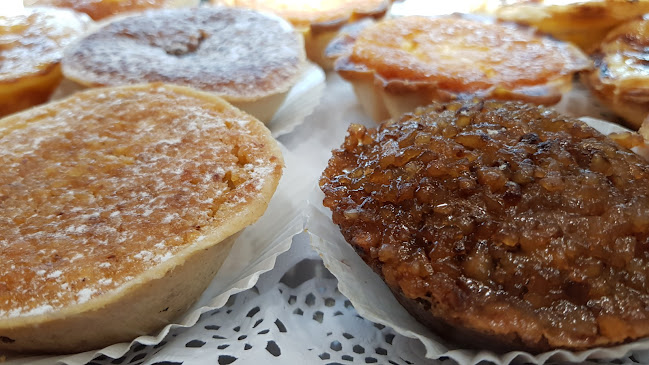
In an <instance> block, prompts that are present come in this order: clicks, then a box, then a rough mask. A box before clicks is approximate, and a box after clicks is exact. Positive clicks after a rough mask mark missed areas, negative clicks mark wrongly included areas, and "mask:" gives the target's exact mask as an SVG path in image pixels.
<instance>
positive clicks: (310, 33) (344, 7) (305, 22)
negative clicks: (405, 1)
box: [211, 0, 392, 69]
mask: <svg viewBox="0 0 649 365" xmlns="http://www.w3.org/2000/svg"><path fill="white" fill-rule="evenodd" d="M211 3H212V4H214V5H224V6H233V7H242V8H249V9H256V10H261V11H265V12H270V13H274V14H277V15H279V16H281V17H282V18H284V19H286V20H288V21H289V22H290V23H291V24H293V26H294V27H295V28H296V29H297V30H299V31H300V32H301V33H302V34H303V36H304V39H305V46H306V54H307V56H308V58H309V59H310V60H312V61H313V62H315V63H317V64H318V65H320V66H322V67H323V68H324V69H331V68H332V67H333V63H332V61H331V60H330V59H328V58H326V57H325V56H324V50H325V48H326V47H327V44H329V42H330V41H331V39H332V38H333V37H334V36H336V34H337V33H338V31H339V30H340V29H341V28H342V27H343V26H345V25H346V24H350V23H354V22H356V21H358V20H361V19H380V18H383V17H384V16H385V14H386V13H387V11H388V10H389V9H390V5H391V3H392V0H334V1H331V0H330V1H322V0H317V1H304V0H211Z"/></svg>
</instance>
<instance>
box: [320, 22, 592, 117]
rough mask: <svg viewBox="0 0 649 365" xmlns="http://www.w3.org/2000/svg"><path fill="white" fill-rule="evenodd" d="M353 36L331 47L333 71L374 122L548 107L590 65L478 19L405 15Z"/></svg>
mask: <svg viewBox="0 0 649 365" xmlns="http://www.w3.org/2000/svg"><path fill="white" fill-rule="evenodd" d="M354 33H355V32H351V33H345V34H343V37H342V38H340V41H341V42H342V43H343V44H346V46H336V45H335V44H334V45H332V46H331V47H332V48H334V49H336V50H337V51H338V52H339V54H338V58H337V60H336V64H335V70H336V71H337V72H338V73H339V74H340V75H341V76H342V77H343V78H345V79H346V80H348V81H350V82H351V83H352V85H353V87H354V91H355V92H356V95H357V97H358V99H359V100H360V102H361V105H362V106H363V108H364V109H365V111H366V112H367V113H368V114H369V115H370V116H371V117H372V118H373V119H374V120H376V121H381V120H384V119H387V118H389V117H396V116H398V115H401V114H403V113H404V112H407V111H411V110H413V109H414V108H415V107H417V106H421V105H425V104H428V103H430V102H431V101H450V100H454V99H458V98H460V99H462V98H473V97H475V96H479V97H486V98H494V99H504V100H524V101H529V102H533V103H538V104H555V103H557V102H559V100H560V99H561V96H562V93H563V92H564V91H566V90H568V89H570V88H571V86H572V76H573V74H574V73H575V72H577V71H580V70H584V69H588V68H589V67H590V65H591V64H590V60H589V59H588V58H587V57H586V56H585V55H583V54H582V53H581V51H580V50H579V49H577V48H576V47H574V46H572V45H570V44H566V43H563V42H559V41H556V40H554V39H551V38H548V37H545V36H541V35H539V34H537V33H536V31H535V30H534V29H531V28H527V27H521V26H518V25H515V24H510V23H494V22H491V21H489V20H487V19H482V18H480V19H478V18H468V17H464V16H447V17H439V18H429V17H422V16H407V17H401V18H395V19H389V20H383V21H380V22H377V23H373V24H370V25H368V26H367V27H365V28H364V29H362V30H361V31H359V32H357V33H358V35H357V36H356V37H354V36H353V34H354ZM337 41H338V40H337ZM337 41H334V43H336V42H337Z"/></svg>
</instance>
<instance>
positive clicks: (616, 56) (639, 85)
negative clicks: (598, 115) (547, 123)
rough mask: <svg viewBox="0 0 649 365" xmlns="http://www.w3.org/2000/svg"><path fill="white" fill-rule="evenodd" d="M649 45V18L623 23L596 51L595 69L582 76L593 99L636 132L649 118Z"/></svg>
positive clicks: (594, 52) (593, 54)
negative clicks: (648, 54) (618, 116)
mask: <svg viewBox="0 0 649 365" xmlns="http://www.w3.org/2000/svg"><path fill="white" fill-rule="evenodd" d="M648 45H649V18H647V17H640V18H637V19H634V20H631V21H628V22H626V23H623V24H622V25H620V26H618V27H616V28H615V29H613V30H612V31H610V32H609V33H608V34H607V35H606V37H605V38H604V40H603V41H602V42H601V44H600V45H599V46H598V47H597V48H596V49H595V50H594V51H593V53H592V58H593V59H594V61H595V69H594V70H592V71H590V72H586V73H584V75H583V80H584V83H585V84H586V85H588V86H589V88H590V90H591V92H592V93H593V95H595V97H597V99H598V100H599V101H600V102H601V103H602V104H604V105H606V106H607V107H608V108H610V109H611V110H612V111H614V112H615V113H616V114H618V115H620V116H621V117H623V118H624V120H625V121H626V123H627V125H628V126H629V127H630V128H633V129H638V127H640V125H641V124H642V122H643V120H644V119H645V118H646V117H647V115H649V73H648V72H647V71H648V70H649V68H647V60H646V58H647V56H646V47H647V46H648Z"/></svg>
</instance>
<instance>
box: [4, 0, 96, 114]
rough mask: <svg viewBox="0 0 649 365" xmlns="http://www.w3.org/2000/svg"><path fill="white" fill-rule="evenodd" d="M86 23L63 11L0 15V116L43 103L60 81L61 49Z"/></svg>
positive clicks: (39, 9) (83, 29)
mask: <svg viewBox="0 0 649 365" xmlns="http://www.w3.org/2000/svg"><path fill="white" fill-rule="evenodd" d="M89 23H90V19H89V18H88V17H87V16H86V15H84V14H79V13H75V12H73V11H69V10H63V9H48V8H31V9H25V10H24V11H23V12H22V13H20V14H17V15H0V59H1V60H2V62H0V116H4V115H7V114H11V113H14V112H17V111H19V110H22V109H26V108H29V107H31V106H34V105H37V104H40V103H43V102H45V101H47V99H48V98H49V97H50V94H52V92H53V91H54V89H56V87H57V86H58V84H59V82H61V79H62V78H63V75H62V74H61V67H60V61H61V57H63V48H64V47H66V46H67V45H68V44H69V43H71V42H72V41H73V40H74V39H76V38H77V37H79V36H80V35H81V34H82V33H83V32H84V31H85V30H86V28H87V27H88V25H89Z"/></svg>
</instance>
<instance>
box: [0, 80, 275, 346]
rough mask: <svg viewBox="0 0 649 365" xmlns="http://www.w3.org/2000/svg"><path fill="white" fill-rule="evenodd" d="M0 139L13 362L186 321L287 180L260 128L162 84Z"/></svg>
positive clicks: (209, 98) (0, 222)
mask: <svg viewBox="0 0 649 365" xmlns="http://www.w3.org/2000/svg"><path fill="white" fill-rule="evenodd" d="M0 134H1V135H2V138H0V144H1V145H2V148H0V160H2V165H3V166H4V168H3V170H2V174H0V204H1V205H2V210H0V226H1V227H2V229H1V230H0V231H1V232H2V236H1V238H0V245H1V246H2V250H0V263H2V266H3V267H4V268H5V269H4V270H2V272H0V351H2V352H5V351H7V350H8V351H32V352H35V351H37V352H59V353H60V352H78V351H83V350H88V349H93V348H97V347H100V346H106V345H110V344H114V343H117V342H120V341H126V340H131V339H133V338H135V337H137V336H139V335H142V334H146V333H150V332H151V331H155V330H158V329H160V328H161V327H163V326H164V325H166V324H167V323H168V322H169V321H172V320H174V319H176V318H177V317H178V316H179V315H181V314H183V313H184V312H185V311H186V310H187V309H188V307H189V306H190V305H191V303H193V302H194V301H195V300H196V299H197V298H198V296H199V295H200V294H201V293H202V292H203V291H204V290H205V288H206V286H207V285H208V284H209V283H210V281H211V280H212V278H213V276H214V275H215V273H216V272H217V271H218V269H219V266H220V265H221V263H222V262H223V260H224V259H225V257H226V256H227V255H228V252H229V250H230V248H231V245H232V243H233V240H234V237H236V235H237V233H238V232H240V231H241V230H242V229H243V228H245V227H246V226H248V225H250V224H252V223H253V222H255V221H256V220H257V219H258V218H259V217H260V216H261V215H262V214H263V212H264V210H265V209H266V206H267V205H268V202H269V200H270V199H271V196H272V195H273V192H274V191H275V188H276V186H277V184H278V181H279V178H280V176H281V174H282V167H283V162H282V155H281V153H280V151H279V146H278V144H277V143H276V142H275V140H274V139H273V138H272V137H271V135H270V132H269V131H268V129H267V128H266V127H265V126H264V125H263V124H262V123H261V122H259V121H258V120H256V119H255V118H253V117H251V116H250V115H248V114H245V113H243V112H241V111H240V110H238V109H236V108H234V107H232V106H231V105H230V104H228V103H226V102H224V101H223V100H222V99H221V98H219V97H217V96H215V95H213V94H210V93H205V92H199V91H196V90H194V89H190V88H185V87H180V86H173V85H165V84H159V83H158V84H143V85H135V86H122V87H115V88H102V89H91V90H87V91H84V92H80V93H77V94H75V95H74V96H72V97H70V98H67V99H64V100H61V101H59V102H55V103H50V104H47V105H44V106H41V107H37V108H33V109H30V110H28V111H24V112H22V113H18V114H14V115H12V116H9V117H6V118H4V119H2V120H0Z"/></svg>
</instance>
